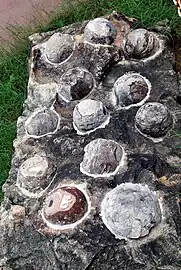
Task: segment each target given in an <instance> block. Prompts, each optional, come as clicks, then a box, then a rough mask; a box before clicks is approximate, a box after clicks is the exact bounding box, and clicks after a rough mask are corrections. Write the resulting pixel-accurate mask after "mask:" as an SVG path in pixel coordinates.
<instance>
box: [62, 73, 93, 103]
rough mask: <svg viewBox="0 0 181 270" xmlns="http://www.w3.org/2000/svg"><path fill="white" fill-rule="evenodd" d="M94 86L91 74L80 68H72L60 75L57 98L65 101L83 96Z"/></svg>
mask: <svg viewBox="0 0 181 270" xmlns="http://www.w3.org/2000/svg"><path fill="white" fill-rule="evenodd" d="M93 88H94V78H93V75H92V74H91V73H90V72H89V71H87V70H85V69H82V68H73V69H70V70H68V71H67V72H66V73H65V74H63V75H62V77H61V79H60V82H59V87H58V99H60V101H61V99H63V100H65V101H66V102H70V101H72V100H80V99H82V98H85V97H86V96H87V95H88V94H89V93H90V92H91V90H92V89H93Z"/></svg>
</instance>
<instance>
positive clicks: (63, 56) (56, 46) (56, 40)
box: [45, 33, 74, 63]
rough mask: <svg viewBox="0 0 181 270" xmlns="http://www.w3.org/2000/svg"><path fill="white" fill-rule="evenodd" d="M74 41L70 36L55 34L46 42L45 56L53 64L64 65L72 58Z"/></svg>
mask: <svg viewBox="0 0 181 270" xmlns="http://www.w3.org/2000/svg"><path fill="white" fill-rule="evenodd" d="M73 49H74V39H73V37H72V36H70V35H68V34H62V33H55V34H53V35H52V36H51V37H50V38H49V39H48V41H47V42H46V47H45V54H46V57H47V59H48V60H49V61H50V62H52V63H62V62H64V61H65V60H68V58H69V57H70V56H71V54H72V52H73Z"/></svg>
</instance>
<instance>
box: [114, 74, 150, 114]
mask: <svg viewBox="0 0 181 270" xmlns="http://www.w3.org/2000/svg"><path fill="white" fill-rule="evenodd" d="M150 91H151V83H150V82H149V81H148V80H147V79H146V78H145V77H143V76H141V75H140V74H139V73H133V72H132V73H127V74H125V75H123V76H121V77H119V78H118V79H117V81H116V82H115V83H114V86H113V93H112V101H113V104H114V105H115V106H116V107H117V108H124V109H129V108H131V107H134V106H141V105H142V104H143V103H144V102H145V101H146V100H147V99H148V98H149V96H150Z"/></svg>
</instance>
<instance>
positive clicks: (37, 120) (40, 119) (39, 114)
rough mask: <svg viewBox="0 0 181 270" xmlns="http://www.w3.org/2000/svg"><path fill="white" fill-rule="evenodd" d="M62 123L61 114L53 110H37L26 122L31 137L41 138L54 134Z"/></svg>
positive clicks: (27, 131)
mask: <svg viewBox="0 0 181 270" xmlns="http://www.w3.org/2000/svg"><path fill="white" fill-rule="evenodd" d="M59 124H60V117H59V115H58V114H57V113H56V112H55V111H53V110H51V109H44V110H37V111H35V112H34V113H33V114H32V115H31V116H30V117H29V118H28V119H27V121H26V122H25V129H26V133H27V135H28V136H29V137H32V138H40V137H43V136H46V135H51V134H54V133H55V132H56V131H57V129H58V127H59Z"/></svg>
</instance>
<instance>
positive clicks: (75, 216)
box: [42, 186, 88, 229]
mask: <svg viewBox="0 0 181 270" xmlns="http://www.w3.org/2000/svg"><path fill="white" fill-rule="evenodd" d="M87 211H88V202H87V198H86V196H85V194H84V193H83V192H82V191H81V190H79V189H78V188H77V187H75V186H62V187H59V188H57V189H55V190H54V191H52V192H51V193H50V194H49V195H48V196H47V198H46V199H45V203H44V207H43V210H42V218H43V220H44V222H45V223H46V224H47V226H49V227H50V228H57V229H61V228H62V229H64V228H65V229H68V228H72V227H71V225H76V224H79V223H80V222H81V220H82V218H83V217H84V215H85V214H86V212H87Z"/></svg>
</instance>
